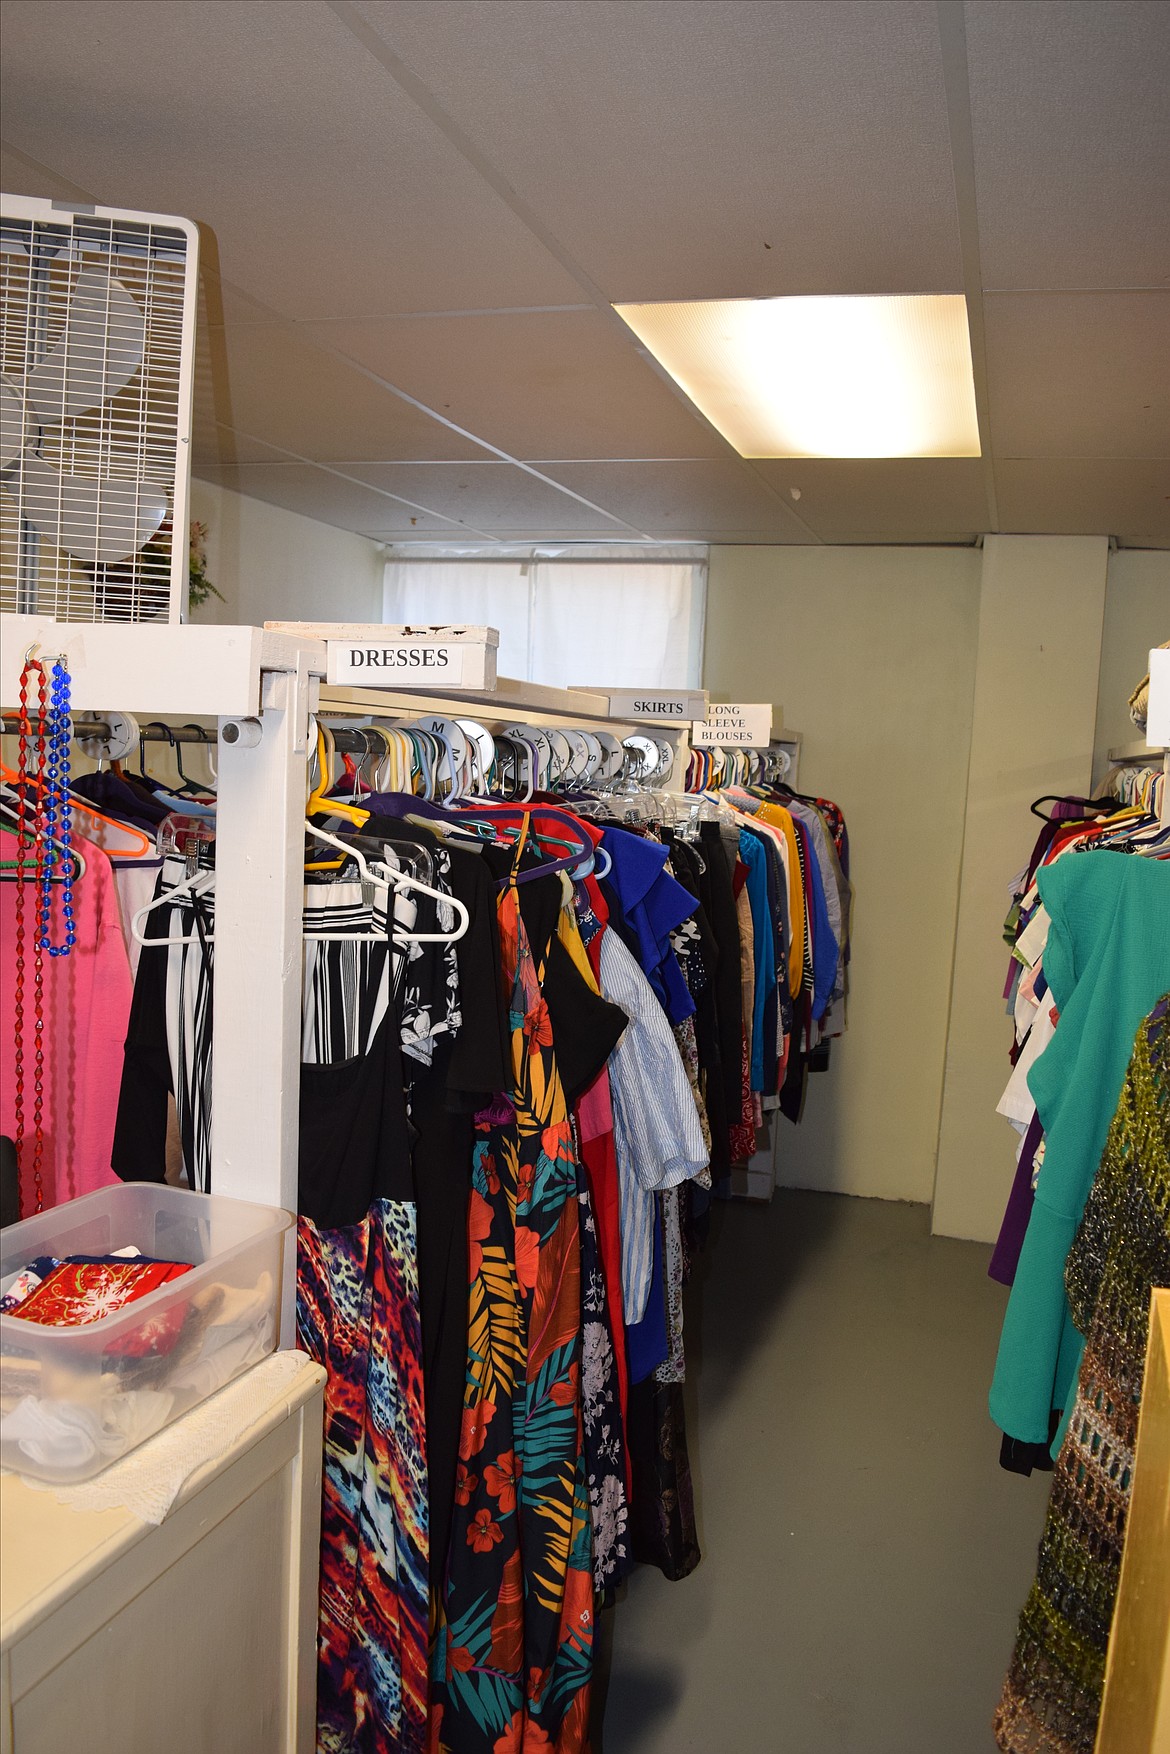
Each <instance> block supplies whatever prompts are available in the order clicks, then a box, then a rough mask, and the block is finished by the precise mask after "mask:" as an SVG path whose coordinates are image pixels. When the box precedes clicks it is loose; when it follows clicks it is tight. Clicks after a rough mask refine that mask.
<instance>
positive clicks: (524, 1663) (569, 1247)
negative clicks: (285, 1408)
mask: <svg viewBox="0 0 1170 1754" xmlns="http://www.w3.org/2000/svg"><path fill="white" fill-rule="evenodd" d="M526 831H527V823H525V829H524V832H522V833H521V835H520V837H519V840H518V844H517V849H516V861H515V863H514V864H513V869H512V877H511V879H510V881H509V883H508V885H507V887H506V889H505V890H504V891H503V893H502V894H501V897H500V901H499V907H498V913H499V925H500V939H501V950H502V957H503V965H504V976H505V983H506V987H507V989H508V990H509V991H510V995H511V998H510V1019H509V1021H510V1026H511V1042H512V1073H513V1089H512V1100H511V1102H510V1103H508V1102H500V1103H497V1104H496V1105H495V1106H494V1107H493V1108H492V1109H489V1110H487V1111H485V1112H484V1113H482V1114H481V1115H480V1116H478V1117H477V1121H476V1144H475V1151H474V1157H473V1164H472V1193H471V1203H470V1208H469V1216H468V1235H469V1242H470V1269H469V1270H470V1297H469V1306H468V1316H469V1321H468V1368H467V1385H466V1390H465V1395H464V1410H463V1431H462V1439H461V1443H460V1463H459V1475H458V1486H457V1490H456V1508H455V1515H454V1521H453V1524H452V1532H451V1543H450V1557H449V1560H448V1569H447V1577H446V1579H445V1581H444V1583H443V1587H442V1593H441V1604H440V1612H439V1624H438V1630H437V1636H436V1641H435V1646H434V1652H433V1658H432V1669H431V1673H432V1692H431V1722H430V1743H429V1746H430V1748H431V1750H432V1754H532V1751H535V1750H554V1751H556V1754H583V1751H584V1750H586V1749H587V1747H588V1722H589V1687H590V1679H591V1674H592V1667H593V1630H594V1612H593V1576H592V1557H593V1556H592V1536H591V1518H590V1504H589V1491H588V1480H587V1469H586V1462H585V1453H584V1441H583V1425H582V1410H581V1236H580V1219H579V1210H580V1209H579V1204H578V1186H579V1170H578V1165H577V1161H576V1157H575V1153H574V1149H573V1139H572V1132H571V1128H570V1124H569V1117H568V1113H567V1109H566V1104H565V1097H564V1092H563V1089H562V1086H561V1081H560V1076H559V1074H558V1071H557V1062H556V1057H555V1051H554V1044H553V1035H552V1025H551V1022H550V1019H549V1012H548V1006H547V1004H546V1002H545V1000H544V998H543V997H542V994H541V981H542V979H543V976H544V960H545V957H546V956H547V948H543V949H542V950H541V952H540V957H541V960H540V965H539V966H538V965H537V963H536V961H535V960H534V957H533V952H532V949H531V947H530V945H529V940H528V936H527V933H526V931H525V927H524V922H523V920H522V919H521V916H520V902H519V893H518V889H517V885H516V873H517V871H518V869H519V861H520V857H521V854H522V852H523V847H524V840H525V834H526Z"/></svg>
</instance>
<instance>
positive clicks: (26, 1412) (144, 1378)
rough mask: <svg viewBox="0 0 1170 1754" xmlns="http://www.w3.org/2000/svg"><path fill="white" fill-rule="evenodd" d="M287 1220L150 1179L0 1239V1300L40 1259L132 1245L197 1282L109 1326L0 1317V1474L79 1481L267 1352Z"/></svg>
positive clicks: (171, 1288)
mask: <svg viewBox="0 0 1170 1754" xmlns="http://www.w3.org/2000/svg"><path fill="white" fill-rule="evenodd" d="M292 1222H293V1220H292V1216H291V1214H290V1213H288V1212H285V1211H282V1210H280V1209H279V1208H277V1207H272V1206H255V1205H252V1204H251V1203H250V1202H248V1201H246V1200H228V1199H223V1198H221V1197H220V1196H219V1195H218V1194H196V1193H190V1192H188V1191H187V1190H186V1189H185V1188H171V1187H164V1186H160V1185H159V1184H157V1183H155V1182H127V1183H125V1184H123V1185H122V1186H120V1187H114V1188H103V1189H102V1190H101V1192H100V1193H96V1194H86V1195H85V1196H83V1198H81V1199H80V1200H71V1201H69V1202H68V1203H67V1204H66V1205H64V1206H56V1207H54V1208H53V1210H52V1211H49V1212H42V1213H41V1214H40V1215H39V1216H38V1217H36V1218H26V1219H24V1220H23V1221H22V1222H21V1223H19V1224H13V1225H11V1226H10V1227H9V1228H8V1229H7V1230H4V1231H2V1232H0V1295H3V1293H4V1292H6V1291H7V1289H8V1287H9V1285H10V1284H11V1283H12V1281H13V1280H14V1279H15V1277H16V1275H17V1274H18V1273H19V1272H20V1271H21V1270H22V1269H23V1268H24V1267H26V1266H27V1265H28V1264H29V1263H30V1262H31V1261H34V1260H36V1259H37V1258H38V1257H39V1256H45V1255H56V1256H65V1255H108V1254H113V1253H115V1252H116V1251H118V1250H120V1249H125V1248H131V1247H132V1248H137V1249H138V1250H139V1251H140V1253H142V1254H143V1255H149V1256H154V1257H156V1258H157V1259H160V1260H168V1261H187V1262H189V1263H190V1264H191V1266H192V1269H193V1271H191V1272H190V1273H184V1274H183V1275H182V1277H181V1278H178V1279H176V1280H174V1281H173V1282H172V1283H170V1284H168V1285H163V1286H161V1287H160V1288H159V1289H158V1290H157V1291H152V1292H150V1293H149V1294H148V1295H147V1296H146V1297H142V1298H139V1299H138V1301H137V1302H135V1303H129V1304H126V1305H124V1306H123V1308H121V1309H119V1310H116V1311H115V1312H114V1313H113V1314H112V1315H107V1316H102V1317H101V1318H100V1319H99V1320H97V1321H93V1322H89V1323H87V1324H85V1325H83V1326H79V1327H60V1328H56V1327H47V1326H43V1325H42V1324H40V1323H38V1322H33V1321H28V1320H26V1319H22V1318H21V1317H20V1316H17V1315H0V1464H2V1465H3V1466H4V1467H6V1468H13V1469H16V1470H17V1471H18V1472H20V1473H22V1474H32V1475H34V1476H35V1477H36V1478H38V1479H41V1480H51V1481H57V1482H63V1483H65V1482H69V1481H74V1480H87V1479H89V1477H90V1476H91V1475H92V1474H96V1473H98V1472H100V1470H101V1469H102V1468H104V1467H107V1466H108V1465H109V1463H110V1462H114V1461H117V1460H118V1458H119V1457H121V1456H124V1455H126V1454H127V1453H128V1451H130V1450H132V1449H134V1448H135V1447H136V1445H138V1444H140V1443H143V1442H144V1441H145V1440H146V1439H147V1438H148V1437H153V1436H154V1434H155V1432H157V1431H161V1430H162V1428H163V1426H164V1425H169V1424H170V1422H171V1420H172V1419H177V1418H178V1417H179V1416H180V1414H182V1413H186V1412H188V1411H189V1410H190V1409H191V1408H192V1407H194V1406H195V1405H196V1404H197V1403H198V1402H199V1401H202V1400H205V1399H206V1397H207V1396H208V1395H211V1394H214V1393H215V1391H216V1389H220V1388H222V1387H223V1386H224V1384H225V1383H229V1382H231V1381H232V1379H233V1378H234V1377H237V1376H239V1375H240V1373H241V1371H244V1370H247V1369H249V1368H250V1366H252V1365H253V1364H256V1363H258V1362H259V1360H260V1359H261V1358H263V1357H265V1356H266V1355H267V1354H268V1353H269V1352H271V1351H272V1349H273V1347H274V1346H275V1344H276V1324H277V1313H278V1303H279V1297H280V1285H281V1268H282V1260H283V1252H284V1241H285V1235H286V1233H287V1231H288V1229H289V1227H290V1226H291V1224H292Z"/></svg>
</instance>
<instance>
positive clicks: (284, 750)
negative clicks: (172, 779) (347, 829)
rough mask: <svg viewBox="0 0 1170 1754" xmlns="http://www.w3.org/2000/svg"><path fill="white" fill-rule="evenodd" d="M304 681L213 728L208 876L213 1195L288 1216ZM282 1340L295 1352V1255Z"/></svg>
mask: <svg viewBox="0 0 1170 1754" xmlns="http://www.w3.org/2000/svg"><path fill="white" fill-rule="evenodd" d="M308 694H309V681H308V671H307V667H306V664H305V661H304V659H303V658H302V659H301V660H300V662H299V665H298V668H297V670H296V671H295V672H288V671H283V672H282V671H266V672H265V673H264V675H263V677H262V692H261V703H262V704H261V714H260V720H259V725H260V735H259V738H258V740H256V741H255V743H254V744H252V745H251V746H249V744H248V741H247V732H248V731H249V730H250V729H251V727H252V726H253V725H254V724H255V721H247V720H246V721H243V725H244V730H245V735H244V737H242V738H240V739H239V740H237V741H234V742H233V741H228V740H227V739H225V735H224V733H225V728H226V729H227V732H228V737H230V736H231V728H232V727H233V725H234V724H238V723H239V721H232V720H228V719H221V721H220V738H219V793H218V810H217V821H216V871H215V941H216V950H215V1016H214V1027H213V1036H212V1104H211V1107H212V1130H211V1145H212V1166H213V1167H212V1186H213V1187H214V1188H215V1191H216V1193H219V1194H228V1195H232V1196H234V1197H235V1198H236V1199H240V1200H257V1201H260V1202H262V1203H263V1204H265V1205H271V1206H284V1207H285V1208H286V1209H287V1210H289V1211H291V1212H295V1211H296V1209H297V1146H298V1134H299V1128H298V1115H299V1096H300V1065H301V958H302V928H301V908H302V899H303V897H302V890H303V885H304V875H303V866H304V853H303V849H304V819H305V797H306V778H307V775H306V755H307V751H306V745H307V730H308V711H309V700H308ZM288 1254H289V1259H288V1260H287V1261H286V1273H285V1287H284V1297H283V1299H282V1306H281V1307H282V1322H281V1343H282V1344H283V1345H286V1346H291V1345H292V1344H294V1340H295V1329H294V1326H293V1266H294V1262H293V1260H292V1255H293V1250H292V1249H290V1250H289V1251H288Z"/></svg>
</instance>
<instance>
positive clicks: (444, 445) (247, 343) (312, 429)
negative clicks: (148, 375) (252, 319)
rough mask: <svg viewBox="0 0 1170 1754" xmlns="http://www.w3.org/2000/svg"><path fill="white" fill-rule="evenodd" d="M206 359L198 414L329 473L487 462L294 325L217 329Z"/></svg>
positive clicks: (206, 343) (200, 369)
mask: <svg viewBox="0 0 1170 1754" xmlns="http://www.w3.org/2000/svg"><path fill="white" fill-rule="evenodd" d="M201 353H202V357H201V360H200V361H197V362H196V363H197V379H196V403H197V406H198V407H199V408H200V410H201V412H202V413H203V414H204V415H205V416H206V415H210V417H211V418H213V419H215V420H217V421H219V422H220V423H221V424H223V425H225V426H230V427H232V428H235V429H238V430H239V431H241V432H245V433H251V434H252V435H253V436H254V437H256V438H259V439H263V440H265V441H266V442H267V443H268V444H270V445H274V446H276V447H277V448H278V449H280V450H284V451H295V452H296V453H297V454H298V455H300V456H302V457H309V458H311V459H312V460H313V461H314V462H323V463H332V462H338V461H341V460H343V459H345V458H347V457H359V458H370V459H376V460H379V461H380V460H383V459H385V460H393V459H397V458H399V457H436V458H443V457H464V456H471V455H474V456H482V455H483V452H482V451H481V450H480V448H479V446H478V445H475V444H473V443H472V442H471V441H470V440H468V439H464V438H461V437H459V436H458V434H456V433H453V432H452V431H451V429H450V428H449V427H447V426H444V425H443V424H442V423H441V422H440V421H437V420H431V419H430V417H429V416H428V415H426V414H422V413H420V411H419V410H418V409H417V408H413V407H412V406H411V405H410V403H409V402H404V401H403V400H402V398H401V397H400V396H395V395H393V394H392V393H391V392H390V391H389V390H385V389H383V388H382V387H381V385H379V384H376V383H374V382H372V380H371V379H370V378H368V377H366V376H365V375H363V373H361V372H360V371H355V370H354V369H353V367H352V366H349V365H346V364H345V363H344V362H343V361H340V360H337V359H334V358H332V357H331V356H329V355H328V354H325V353H322V352H321V351H320V349H319V348H317V347H314V346H313V345H312V344H311V343H310V342H309V341H307V340H306V339H305V338H304V337H303V336H301V335H300V334H299V333H298V332H297V330H296V329H294V328H293V327H292V326H291V325H288V324H272V325H267V326H266V325H263V324H251V323H246V324H243V325H242V326H239V327H237V326H236V325H234V324H233V325H229V326H228V327H226V328H223V329H212V330H209V331H206V332H205V335H204V337H203V338H202V349H201Z"/></svg>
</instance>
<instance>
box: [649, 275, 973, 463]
mask: <svg viewBox="0 0 1170 1754" xmlns="http://www.w3.org/2000/svg"><path fill="white" fill-rule="evenodd" d="M614 309H615V310H616V311H617V313H618V315H619V316H620V317H621V318H622V319H623V321H625V322H626V323H628V324H629V326H630V328H631V329H632V330H633V331H634V334H635V335H636V336H637V337H638V339H639V340H640V341H641V342H642V343H643V344H644V345H645V346H646V347H647V348H648V349H649V351H650V352H651V353H652V354H653V355H654V357H655V359H656V360H658V362H659V364H660V365H663V366H664V367H665V368H666V370H667V371H668V372H669V373H670V375H671V377H672V378H673V379H674V381H675V382H676V383H677V384H678V385H680V387H681V388H682V389H683V390H684V391H685V392H686V394H687V395H688V396H689V397H690V399H691V401H692V402H694V403H695V405H696V406H697V407H698V408H699V409H700V410H701V411H702V412H703V413H704V414H705V415H706V416H707V419H708V420H709V421H710V422H711V424H712V426H715V427H718V429H719V431H720V432H721V433H722V434H723V436H724V438H725V439H727V440H728V441H729V443H731V444H732V445H734V446H735V448H736V450H737V451H738V452H739V454H740V455H741V456H742V457H978V456H979V455H980V449H979V423H978V420H977V418H976V414H975V383H974V379H973V377H972V373H971V342H970V338H969V336H968V333H967V301H966V299H965V298H964V297H963V296H962V294H961V293H943V294H930V295H928V296H919V295H913V296H907V297H896V298H836V297H833V298H758V299H757V298H725V299H706V300H700V301H696V302H693V303H681V304H636V305H615V306H614Z"/></svg>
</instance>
